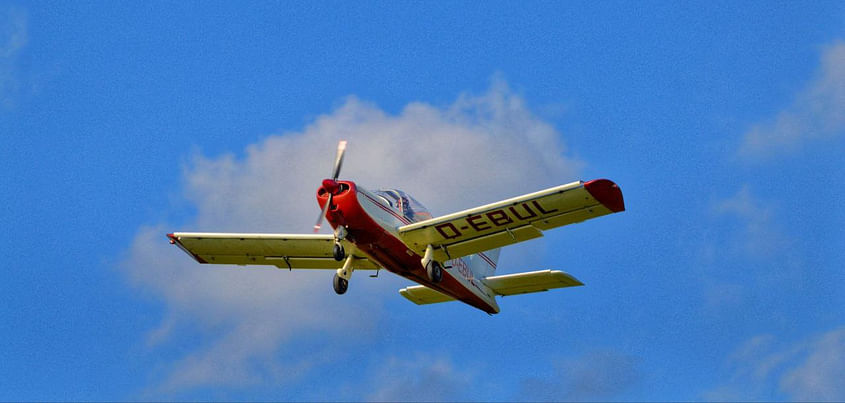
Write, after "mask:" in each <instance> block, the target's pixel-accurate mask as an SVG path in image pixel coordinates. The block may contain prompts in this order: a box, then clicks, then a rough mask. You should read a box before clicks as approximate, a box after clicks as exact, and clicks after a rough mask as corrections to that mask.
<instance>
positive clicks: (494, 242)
mask: <svg viewBox="0 0 845 403" xmlns="http://www.w3.org/2000/svg"><path fill="white" fill-rule="evenodd" d="M345 151H346V141H341V142H340V143H339V144H338V149H337V156H336V158H335V163H334V168H333V169H332V176H331V178H330V179H325V180H323V181H322V185H321V186H320V187H319V189H317V202H318V204H319V205H320V207H321V209H322V211H321V212H320V216H319V218H318V219H317V224H316V225H314V234H249V233H201V232H174V233H171V234H167V237H168V238H169V239H170V243H171V244H174V245H177V246H178V247H179V248H181V249H182V250H183V251H185V252H186V253H187V254H189V255H190V256H192V257H193V258H194V259H195V260H196V261H197V262H199V263H206V264H226V265H241V266H245V265H269V266H275V267H277V268H280V269H289V270H293V269H336V270H335V274H334V279H333V287H334V291H335V292H336V293H337V294H344V293H345V292H346V290H347V288H348V286H349V280H350V278H351V276H352V273H353V272H354V271H357V270H376V274H374V275H370V277H377V276H378V273H379V270H380V269H382V268H383V269H386V270H388V271H390V272H392V273H395V274H397V275H399V276H402V277H404V278H406V279H408V280H411V281H413V282H415V283H417V285H414V286H409V287H406V288H403V289H401V290H399V293H400V294H401V295H402V296H403V297H405V298H407V299H408V300H410V301H411V302H414V303H416V304H418V305H424V304H433V303H440V302H447V301H454V300H458V301H462V302H464V303H466V304H469V305H470V306H473V307H475V308H478V309H480V310H482V311H484V312H487V313H488V314H491V315H492V314H496V313H499V311H500V309H499V305H498V303H497V301H496V296H508V295H516V294H525V293H534V292H542V291H548V290H550V289H555V288H563V287H573V286H581V285H583V283H581V282H580V281H578V280H577V279H576V278H575V277H573V276H571V275H569V274H568V273H565V272H562V271H559V270H539V271H530V272H522V273H515V274H505V275H495V271H496V264H497V261H498V257H499V251H500V248H501V247H503V246H507V245H511V244H515V243H518V242H523V241H528V240H531V239H535V238H538V237H541V236H543V231H546V230H549V229H552V228H556V227H560V226H564V225H569V224H574V223H579V222H582V221H584V220H588V219H592V218H596V217H599V216H603V215H607V214H612V213H618V212H621V211H624V210H625V204H624V201H623V199H622V191H621V189H620V188H619V186H617V185H616V184H615V183H613V182H612V181H610V180H607V179H596V180H591V181H588V182H583V181H575V182H572V183H568V184H564V185H560V186H556V187H552V188H549V189H545V190H540V191H538V192H534V193H529V194H525V195H522V196H517V197H513V198H510V199H507V200H502V201H499V202H496V203H490V204H485V205H483V206H479V207H475V208H471V209H467V210H463V211H459V212H455V213H452V214H447V215H444V216H440V217H436V218H433V217H432V216H431V213H430V212H429V211H428V210H427V209H426V208H425V207H423V205H422V204H420V202H418V201H417V200H416V199H414V198H413V197H411V196H410V195H409V194H407V193H405V192H403V191H401V190H398V189H385V190H374V191H371V190H367V189H364V188H363V187H361V186H359V185H358V184H356V183H355V182H352V181H347V180H338V177H339V175H340V169H341V166H342V165H343V156H344V154H345ZM324 219H325V220H328V222H329V224H330V225H331V226H332V228H333V229H334V232H333V234H331V235H330V234H317V232H319V230H320V227H321V225H322V223H323V220H324ZM340 262H343V263H342V264H341V263H340ZM338 266H340V267H338Z"/></svg>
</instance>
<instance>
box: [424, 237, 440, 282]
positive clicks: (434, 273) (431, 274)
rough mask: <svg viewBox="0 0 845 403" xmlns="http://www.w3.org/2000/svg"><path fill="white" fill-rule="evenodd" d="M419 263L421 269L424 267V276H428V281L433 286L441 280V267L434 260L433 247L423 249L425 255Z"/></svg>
mask: <svg viewBox="0 0 845 403" xmlns="http://www.w3.org/2000/svg"><path fill="white" fill-rule="evenodd" d="M420 263H421V264H422V266H423V267H425V274H426V275H427V276H428V280H429V281H431V282H432V283H434V284H437V283H439V282H440V281H442V280H443V266H442V265H441V264H440V263H438V262H437V261H436V260H434V247H433V246H431V245H428V247H426V248H425V254H424V255H423V258H422V259H420Z"/></svg>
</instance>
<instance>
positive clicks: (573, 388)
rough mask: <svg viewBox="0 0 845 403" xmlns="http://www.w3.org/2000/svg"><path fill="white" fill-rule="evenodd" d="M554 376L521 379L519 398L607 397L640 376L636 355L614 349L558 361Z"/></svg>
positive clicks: (567, 399) (615, 394)
mask: <svg viewBox="0 0 845 403" xmlns="http://www.w3.org/2000/svg"><path fill="white" fill-rule="evenodd" d="M557 367H558V368H557V371H555V375H554V377H552V378H550V379H547V378H529V379H525V380H524V381H523V385H522V394H521V395H520V399H527V400H532V401H585V400H587V401H594V400H609V399H613V398H614V397H615V396H618V395H619V394H620V393H622V392H624V391H625V390H628V389H629V388H631V387H632V386H633V385H634V384H636V383H637V382H638V381H639V379H640V369H639V359H637V358H636V357H633V356H629V355H626V354H621V353H618V352H615V351H609V350H605V351H593V352H590V353H587V354H584V355H582V356H579V357H577V358H573V359H566V360H563V361H560V362H559V363H558V365H557Z"/></svg>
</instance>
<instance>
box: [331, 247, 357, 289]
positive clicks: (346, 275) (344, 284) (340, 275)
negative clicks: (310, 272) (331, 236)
mask: <svg viewBox="0 0 845 403" xmlns="http://www.w3.org/2000/svg"><path fill="white" fill-rule="evenodd" d="M336 246H337V245H336ZM340 250H341V251H342V250H343V247H341V248H340ZM353 271H355V268H354V267H352V256H349V257H348V258H346V262H344V263H343V267H341V268H339V269H337V272H335V274H334V281H332V285H333V286H334V292H336V293H337V294H338V295H343V293H345V292H346V289H347V288H349V279H350V278H351V277H352V272H353Z"/></svg>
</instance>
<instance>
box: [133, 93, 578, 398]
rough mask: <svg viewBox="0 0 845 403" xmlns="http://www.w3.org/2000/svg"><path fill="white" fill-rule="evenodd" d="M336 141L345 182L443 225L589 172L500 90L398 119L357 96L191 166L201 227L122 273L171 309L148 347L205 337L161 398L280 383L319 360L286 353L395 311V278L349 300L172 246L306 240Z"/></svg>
mask: <svg viewBox="0 0 845 403" xmlns="http://www.w3.org/2000/svg"><path fill="white" fill-rule="evenodd" d="M340 139H347V140H349V147H348V149H347V156H346V160H345V161H344V167H343V172H342V174H341V177H342V178H346V179H353V180H355V181H356V182H358V183H359V184H361V185H362V186H364V187H370V188H373V187H381V186H396V187H400V188H402V189H404V190H406V191H408V192H410V193H411V194H413V195H414V196H415V197H416V198H418V199H419V200H420V201H422V202H423V203H425V204H427V205H428V206H429V207H430V208H431V209H432V210H433V211H434V212H435V214H438V213H440V214H443V213H448V212H451V211H453V210H456V209H459V208H464V207H469V206H472V205H477V204H479V203H487V202H492V201H495V200H498V199H501V198H505V197H510V196H514V195H518V194H520V193H523V192H529V191H534V190H538V189H540V188H542V187H544V186H551V185H557V184H560V183H565V182H568V181H570V180H574V179H577V176H576V175H577V172H578V168H579V165H580V163H578V162H577V161H575V160H573V159H571V158H568V157H566V156H565V155H564V153H565V147H564V145H563V143H562V141H561V139H560V135H559V133H557V132H556V131H555V130H554V128H553V127H552V126H550V125H549V124H547V123H546V122H544V121H542V120H540V119H538V118H537V117H536V116H535V115H534V114H533V113H532V112H531V111H530V110H529V109H528V108H527V107H526V105H525V103H524V101H523V100H522V99H521V98H520V97H519V96H517V95H515V94H513V93H512V92H511V91H510V90H509V89H508V88H507V86H506V85H505V84H504V83H502V82H496V83H494V84H493V86H492V87H491V89H490V90H489V91H488V92H487V93H486V94H483V95H481V96H472V95H462V96H461V97H459V98H458V99H457V100H456V101H455V102H454V103H453V104H452V105H449V106H446V107H435V106H432V105H428V104H425V103H421V102H417V103H411V104H409V105H407V106H406V107H405V108H404V109H403V110H402V112H401V113H399V114H398V115H391V114H388V113H386V112H384V111H382V110H381V109H379V108H378V107H376V106H374V105H372V104H369V103H366V102H363V101H361V100H359V99H357V98H354V97H350V98H348V99H346V100H345V102H343V104H342V105H341V106H340V107H339V108H337V109H336V110H335V111H333V112H332V113H330V114H326V115H322V116H319V117H317V118H316V119H315V120H314V122H313V123H311V124H310V125H308V126H307V127H305V128H304V130H302V131H299V132H288V133H283V134H281V135H276V136H270V137H268V138H267V139H266V140H264V141H263V142H261V143H259V144H253V145H250V146H249V147H247V149H246V153H245V155H244V156H243V157H236V156H234V155H224V156H220V157H206V156H203V155H197V156H195V158H194V159H193V161H192V162H191V163H190V164H189V165H188V166H187V167H185V169H184V173H183V174H184V178H185V182H184V194H185V197H186V198H187V199H188V200H189V201H190V203H192V204H193V205H194V206H195V207H196V212H197V215H196V218H195V220H194V222H193V223H190V224H187V225H182V226H180V227H179V228H174V227H173V226H165V225H158V226H147V227H144V228H141V229H140V230H139V231H138V234H137V235H136V237H135V240H134V242H133V244H132V245H131V248H130V252H129V255H128V258H127V259H126V261H125V262H124V264H123V267H124V269H125V271H126V272H127V273H128V275H129V277H130V278H131V280H132V282H133V284H135V285H136V286H137V287H139V288H140V289H143V290H145V291H147V292H149V293H151V294H152V295H153V296H155V298H160V299H161V300H163V301H164V303H165V309H166V314H165V315H166V316H165V318H163V319H162V324H161V326H160V327H159V328H158V329H153V330H151V332H150V335H149V336H148V338H147V340H148V343H150V346H151V347H150V348H154V349H155V348H163V347H166V346H168V345H171V344H173V343H175V342H176V341H178V339H179V337H180V335H181V334H182V333H186V332H189V331H193V332H199V334H200V335H202V336H203V337H201V338H200V340H202V342H200V343H197V345H196V346H195V347H190V348H187V349H186V350H185V351H184V353H183V355H182V356H181V358H179V359H178V360H176V361H175V362H173V363H170V364H167V365H166V368H165V371H164V372H163V374H164V375H163V376H162V378H161V379H160V380H159V381H160V384H159V386H158V389H157V391H158V392H162V393H169V392H172V391H179V390H185V389H186V388H192V387H198V386H221V385H223V386H238V385H245V384H250V383H254V382H267V381H270V380H272V381H279V380H280V379H281V378H283V377H284V376H283V375H282V374H287V373H290V371H291V369H290V366H291V365H293V366H296V367H297V368H300V367H304V368H307V367H308V365H310V363H311V362H313V361H315V360H317V358H316V356H315V355H314V354H313V353H310V352H304V351H303V352H287V353H291V354H293V356H294V358H295V360H298V361H297V362H299V364H291V363H290V362H288V361H290V360H289V359H285V360H281V359H280V358H278V357H279V356H280V355H282V354H283V353H285V352H286V351H285V346H286V345H287V343H290V342H292V341H295V340H298V339H302V338H308V337H309V335H311V334H321V335H323V337H329V338H333V339H337V340H350V339H351V340H359V339H368V338H367V337H366V336H367V334H368V332H371V331H372V329H373V326H374V323H375V322H376V321H377V319H378V317H379V316H380V310H381V301H382V299H385V298H387V299H394V300H397V301H398V299H399V298H400V297H398V296H397V294H396V292H395V288H390V289H385V286H390V287H394V286H395V284H392V283H390V281H394V280H384V279H383V278H384V277H382V279H380V280H371V279H368V278H366V277H365V276H353V280H352V283H351V284H350V291H349V293H348V294H347V295H345V296H343V297H339V296H337V295H335V294H334V292H333V291H332V290H331V285H330V284H331V276H332V273H330V272H328V271H320V272H298V271H294V272H288V271H280V270H273V269H266V270H261V269H245V268H225V267H213V266H200V265H198V264H196V263H194V262H193V260H192V259H191V258H189V257H188V256H186V255H185V254H183V253H182V252H181V251H180V250H178V249H177V248H175V247H173V246H171V245H168V243H167V242H166V239H165V238H164V234H165V233H166V232H171V231H174V230H180V231H192V230H197V231H243V232H290V233H301V232H308V231H309V229H310V228H311V226H312V225H313V221H314V220H315V219H316V218H317V214H318V213H319V210H318V206H317V203H316V199H315V193H316V189H317V187H318V185H319V183H320V180H321V179H322V178H324V177H326V176H328V175H329V172H330V170H331V164H332V161H333V158H334V152H335V146H336V144H337V141H338V140H340ZM388 277H389V276H388ZM368 291H373V292H368ZM396 303H403V301H398V302H396ZM283 361H285V362H283ZM297 371H299V370H297Z"/></svg>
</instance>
